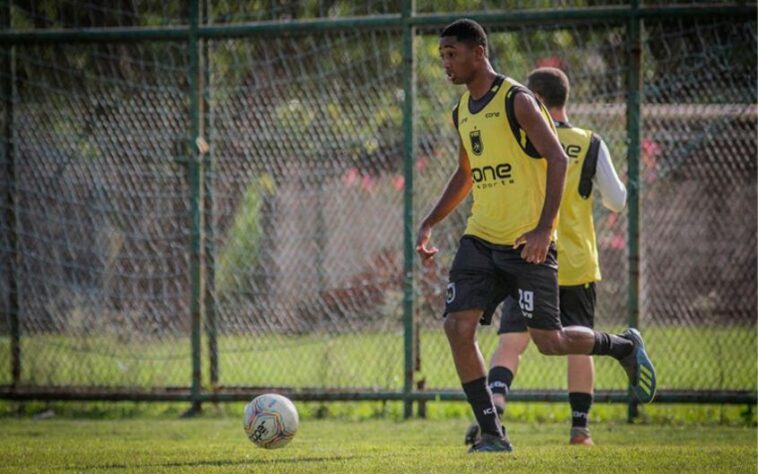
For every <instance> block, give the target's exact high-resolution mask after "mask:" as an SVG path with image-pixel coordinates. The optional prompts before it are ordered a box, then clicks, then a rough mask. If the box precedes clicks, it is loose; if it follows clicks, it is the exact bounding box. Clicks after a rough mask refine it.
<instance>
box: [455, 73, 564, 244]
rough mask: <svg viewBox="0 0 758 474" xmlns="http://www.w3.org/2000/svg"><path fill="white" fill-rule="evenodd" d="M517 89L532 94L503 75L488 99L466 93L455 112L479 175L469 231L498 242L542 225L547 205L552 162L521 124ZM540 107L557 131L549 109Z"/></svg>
mask: <svg viewBox="0 0 758 474" xmlns="http://www.w3.org/2000/svg"><path fill="white" fill-rule="evenodd" d="M516 91H521V92H523V93H527V94H531V92H530V91H529V90H528V89H526V88H525V87H524V86H522V85H521V84H519V83H518V82H516V81H514V80H513V79H511V78H505V77H503V76H498V77H497V79H496V80H495V82H494V83H493V85H492V88H491V89H490V91H489V92H488V93H487V94H486V95H485V96H484V97H482V98H481V99H480V100H478V101H470V100H469V92H468V91H466V92H465V93H464V94H463V95H462V96H461V98H460V100H459V101H458V105H457V107H456V110H454V111H453V121H454V122H455V124H456V127H457V128H458V134H459V136H460V139H461V143H462V144H463V147H464V148H465V150H466V153H467V155H468V159H469V162H470V163H471V172H472V179H473V189H472V192H473V205H472V207H471V214H470V215H469V218H468V224H467V226H466V231H465V233H466V234H467V235H473V236H476V237H479V238H480V239H482V240H484V241H486V242H489V243H492V244H498V245H513V243H514V242H515V240H516V239H517V238H518V237H519V236H521V235H522V234H524V233H526V232H529V231H530V230H533V229H534V228H535V227H537V224H538V222H539V218H540V214H541V213H542V207H543V205H544V203H545V181H546V176H547V174H546V173H547V162H546V160H545V159H544V158H542V157H540V156H539V154H538V153H537V152H536V150H535V149H534V146H533V145H532V144H531V142H529V140H528V139H527V137H526V133H525V132H524V131H523V130H521V129H520V128H519V127H518V125H517V123H516V122H515V113H514V112H513V105H512V103H513V98H515V95H516ZM509 93H510V94H509ZM506 101H507V102H508V106H506ZM540 108H541V110H542V113H543V115H544V117H545V121H546V122H547V123H548V124H549V126H550V127H551V128H552V129H553V130H555V126H554V124H553V121H552V120H551V119H550V115H549V114H548V112H547V110H546V109H545V108H544V106H542V104H540ZM512 125H514V126H513V127H512ZM516 134H518V138H517V136H516ZM553 238H554V239H555V235H554V236H553Z"/></svg>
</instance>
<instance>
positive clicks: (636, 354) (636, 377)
mask: <svg viewBox="0 0 758 474" xmlns="http://www.w3.org/2000/svg"><path fill="white" fill-rule="evenodd" d="M619 336H620V337H623V338H624V339H628V340H630V341H632V343H633V344H634V347H633V348H632V353H631V354H629V355H628V356H626V357H624V358H623V359H621V360H620V361H619V362H621V366H622V367H623V368H624V370H625V371H626V374H627V375H628V376H629V385H631V387H632V392H633V393H634V396H636V397H637V399H638V400H639V401H641V402H642V403H650V402H652V401H653V397H655V386H656V380H655V367H653V362H652V361H651V360H650V357H648V355H647V352H645V343H644V342H642V335H641V334H640V332H639V331H638V330H636V329H634V328H629V329H627V330H626V331H624V332H622V333H621V334H619Z"/></svg>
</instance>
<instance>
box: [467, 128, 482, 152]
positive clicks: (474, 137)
mask: <svg viewBox="0 0 758 474" xmlns="http://www.w3.org/2000/svg"><path fill="white" fill-rule="evenodd" d="M469 138H471V151H473V152H474V154H475V155H477V156H479V155H481V154H482V151H484V143H482V132H480V131H479V130H473V131H472V132H471V133H469Z"/></svg>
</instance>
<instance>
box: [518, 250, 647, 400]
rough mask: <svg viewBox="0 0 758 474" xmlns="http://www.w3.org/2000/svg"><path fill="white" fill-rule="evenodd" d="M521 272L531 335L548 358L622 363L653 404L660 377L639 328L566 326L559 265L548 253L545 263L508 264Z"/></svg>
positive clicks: (520, 288)
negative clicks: (577, 356) (606, 329)
mask: <svg viewBox="0 0 758 474" xmlns="http://www.w3.org/2000/svg"><path fill="white" fill-rule="evenodd" d="M507 263H508V264H510V266H511V267H513V268H516V269H517V278H518V291H519V297H520V300H519V302H520V303H521V310H522V311H523V313H524V316H525V317H526V318H527V326H529V335H530V336H531V338H532V341H534V344H535V345H536V346H537V348H538V349H539V351H540V352H541V353H542V354H545V355H569V354H583V355H608V356H611V357H613V358H615V359H616V360H618V361H619V363H620V364H621V366H622V367H623V368H624V370H625V371H626V373H627V376H628V377H629V384H630V385H631V387H632V391H633V392H634V394H635V395H636V397H637V399H638V400H640V401H641V402H643V403H650V402H651V401H652V400H653V397H654V395H655V386H656V376H655V369H654V368H653V364H652V362H651V360H650V358H649V357H648V355H647V352H645V345H644V343H643V341H642V336H641V335H640V333H639V331H637V330H636V329H633V328H631V329H628V330H626V331H624V332H623V333H621V334H619V335H615V334H609V333H606V332H600V331H593V330H592V329H590V328H586V327H582V326H568V327H563V326H562V325H561V322H560V317H559V311H558V288H557V286H558V285H557V280H558V278H557V262H556V258H555V252H554V251H553V250H552V249H551V251H550V252H548V259H547V260H546V261H545V262H544V263H542V264H529V263H526V262H525V261H523V260H521V261H516V262H514V261H513V260H511V261H510V262H507Z"/></svg>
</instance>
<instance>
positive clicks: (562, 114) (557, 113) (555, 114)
mask: <svg viewBox="0 0 758 474" xmlns="http://www.w3.org/2000/svg"><path fill="white" fill-rule="evenodd" d="M548 113H550V116H551V117H552V118H553V121H555V122H563V123H569V119H568V115H567V114H566V109H565V108H560V109H548Z"/></svg>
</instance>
